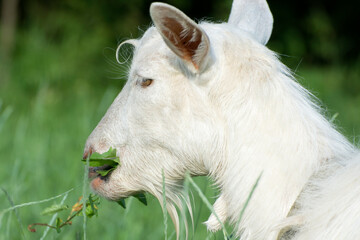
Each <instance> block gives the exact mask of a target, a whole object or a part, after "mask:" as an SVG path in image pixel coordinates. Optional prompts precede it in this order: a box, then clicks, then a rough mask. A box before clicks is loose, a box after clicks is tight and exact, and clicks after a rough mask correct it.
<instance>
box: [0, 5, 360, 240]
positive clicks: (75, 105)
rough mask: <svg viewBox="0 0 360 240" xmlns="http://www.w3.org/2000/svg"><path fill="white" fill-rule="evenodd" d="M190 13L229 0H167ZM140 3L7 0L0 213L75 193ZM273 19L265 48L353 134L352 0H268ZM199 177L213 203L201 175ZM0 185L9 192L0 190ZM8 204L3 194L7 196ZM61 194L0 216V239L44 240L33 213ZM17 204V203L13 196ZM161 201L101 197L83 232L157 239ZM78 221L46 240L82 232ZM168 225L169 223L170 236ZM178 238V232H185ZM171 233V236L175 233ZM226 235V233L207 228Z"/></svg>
mask: <svg viewBox="0 0 360 240" xmlns="http://www.w3.org/2000/svg"><path fill="white" fill-rule="evenodd" d="M167 2H168V3H170V4H172V5H175V6H176V7H178V8H180V9H181V10H183V11H184V12H185V13H186V14H188V15H189V16H190V17H192V18H194V19H197V20H202V19H206V20H209V21H214V22H219V21H226V20H227V18H228V15H229V12H230V8H231V2H232V1H230V0H225V1H224V0H197V1H194V0H193V1H190V0H181V1H180V0H173V1H167ZM150 3H151V1H146V0H133V1H125V0H116V1H115V0H108V1H95V0H87V1H86V0H52V1H45V0H2V2H1V4H2V5H1V19H0V34H1V35H0V187H1V188H2V189H3V190H1V191H0V213H1V210H2V209H6V208H8V207H10V206H11V204H15V205H16V204H20V203H26V202H30V201H37V200H41V199H46V198H49V197H52V196H56V195H58V194H60V193H63V192H65V191H67V190H69V189H71V188H74V190H73V191H72V192H71V193H70V194H69V197H68V198H67V200H66V203H68V204H69V205H72V204H73V203H75V202H76V201H77V198H78V197H79V196H80V195H81V194H82V186H83V185H82V184H83V164H82V163H81V162H80V159H81V156H82V151H83V146H84V143H85V140H86V138H87V136H88V135H89V134H90V132H91V131H92V129H93V128H94V127H95V126H96V124H97V122H98V121H99V120H100V119H101V117H102V115H103V114H104V113H105V111H106V109H107V107H108V106H109V105H110V103H111V102H112V101H113V99H114V98H115V96H116V95H117V93H118V92H119V91H120V90H121V87H122V86H123V84H124V81H125V80H126V79H125V78H124V76H125V70H126V67H124V66H119V65H118V64H117V63H116V61H115V50H114V49H116V47H117V45H118V44H119V43H120V42H121V41H123V40H125V39H128V38H138V37H140V36H141V35H142V33H143V32H144V31H145V30H146V29H147V27H148V26H150V24H151V21H150V18H149V14H148V8H149V5H150ZM269 5H270V8H271V10H272V13H273V16H274V19H275V23H274V31H273V35H272V38H271V39H270V42H269V43H268V46H269V48H270V49H272V50H274V51H275V52H278V53H279V54H280V56H281V58H282V61H283V62H285V63H286V64H287V65H288V66H289V67H290V68H291V69H292V70H293V71H294V72H295V74H296V75H297V78H298V79H299V81H300V82H301V83H302V84H303V85H304V86H305V87H306V88H308V89H309V90H310V91H311V92H312V93H314V94H315V96H317V97H319V98H320V99H321V101H322V103H323V105H324V108H325V109H327V110H328V116H329V117H331V116H332V115H334V114H335V113H338V114H339V115H338V117H337V118H336V120H335V121H336V123H337V125H339V126H340V127H339V130H340V131H341V132H343V133H344V134H345V135H346V136H347V137H348V138H349V139H350V141H352V142H354V143H355V142H357V139H356V136H359V135H360V54H359V42H360V35H359V31H358V30H357V29H358V24H359V23H360V19H359V14H358V10H359V9H360V2H359V1H349V0H348V1H337V2H332V1H327V0H318V1H310V0H304V1H285V0H269ZM196 182H197V183H198V184H199V186H200V188H201V189H202V190H203V191H204V192H205V193H206V194H207V196H208V197H209V200H210V201H211V202H213V201H214V199H215V198H214V197H215V195H216V191H214V190H212V189H211V183H207V181H206V179H205V178H197V179H196ZM4 190H5V191H6V192H7V195H6V194H5V192H4ZM9 198H10V199H11V201H9V200H10V199H9ZM60 200H61V198H59V199H57V200H54V201H50V202H48V203H44V204H36V205H32V206H29V207H24V208H20V209H18V211H17V213H15V212H11V213H7V214H4V215H3V217H2V218H1V217H0V239H39V238H40V237H41V236H42V234H43V231H44V228H41V227H38V228H37V229H38V231H37V232H36V233H30V232H28V231H27V229H26V227H27V225H28V224H30V223H34V222H44V223H46V222H49V220H50V218H51V217H49V216H41V215H40V212H41V211H42V209H44V208H45V207H47V206H50V205H51V204H52V203H58V202H60ZM11 202H12V203H11ZM194 202H195V207H194V208H195V213H194V218H195V226H194V228H195V230H194V231H193V230H191V231H190V239H205V238H206V236H207V234H206V228H205V226H204V225H202V224H201V222H203V221H205V220H206V219H207V217H208V216H209V214H210V212H209V211H208V210H207V209H206V207H205V206H204V205H203V204H202V201H201V200H200V199H199V197H198V196H197V194H195V193H194ZM162 216H163V215H162V213H161V209H160V206H159V203H158V202H157V201H156V200H155V199H154V198H151V197H150V198H149V206H148V207H145V206H142V205H141V204H139V203H138V202H137V201H132V200H131V201H130V205H128V208H127V210H123V209H122V208H120V207H119V206H118V205H116V204H115V203H111V202H107V201H105V200H102V202H101V207H100V211H99V217H97V218H93V219H90V220H89V221H88V222H87V235H88V239H163V238H164V234H163V231H164V224H163V217H162ZM82 231H83V227H82V219H75V221H74V223H73V226H70V227H66V228H64V229H63V231H62V232H61V233H60V234H57V233H56V231H53V230H52V231H50V232H49V234H48V236H47V239H82V237H83V232H82ZM173 232H174V228H173V226H172V224H171V223H170V222H169V226H168V233H169V236H170V235H172V234H173ZM182 238H184V235H183V236H182ZM172 239H175V237H174V235H173V237H172ZM209 239H221V234H216V235H214V236H209Z"/></svg>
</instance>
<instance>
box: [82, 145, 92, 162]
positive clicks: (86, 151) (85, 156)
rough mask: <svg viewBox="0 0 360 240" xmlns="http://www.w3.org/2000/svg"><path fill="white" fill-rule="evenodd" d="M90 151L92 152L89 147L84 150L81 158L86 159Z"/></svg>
mask: <svg viewBox="0 0 360 240" xmlns="http://www.w3.org/2000/svg"><path fill="white" fill-rule="evenodd" d="M92 153H93V148H92V147H89V148H88V149H86V150H85V152H84V155H83V159H87V158H88V157H90V156H91V154H92Z"/></svg>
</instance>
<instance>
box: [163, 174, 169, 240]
mask: <svg viewBox="0 0 360 240" xmlns="http://www.w3.org/2000/svg"><path fill="white" fill-rule="evenodd" d="M165 190H166V189H165V174H164V169H163V170H162V195H163V214H164V235H165V240H167V228H168V226H167V208H166V194H165Z"/></svg>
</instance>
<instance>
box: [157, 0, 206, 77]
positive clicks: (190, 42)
mask: <svg viewBox="0 0 360 240" xmlns="http://www.w3.org/2000/svg"><path fill="white" fill-rule="evenodd" d="M150 15H151V18H152V20H153V22H154V24H155V27H156V28H157V30H158V31H159V32H160V34H161V36H162V37H163V39H164V41H165V43H166V44H167V46H168V47H169V48H170V49H171V50H172V51H173V52H174V53H175V54H176V55H177V56H179V57H180V58H181V59H182V60H183V61H184V62H185V63H186V64H187V65H188V66H189V67H190V68H191V70H193V71H195V72H201V71H202V70H203V69H204V68H205V67H206V65H207V62H208V58H209V52H210V41H209V38H208V36H207V35H206V33H205V32H204V30H202V29H201V28H200V26H199V25H198V24H196V23H195V22H194V21H193V20H191V19H190V18H189V17H188V16H186V15H185V14H184V13H183V12H181V11H180V10H178V9H177V8H175V7H173V6H171V5H168V4H165V3H152V4H151V6H150Z"/></svg>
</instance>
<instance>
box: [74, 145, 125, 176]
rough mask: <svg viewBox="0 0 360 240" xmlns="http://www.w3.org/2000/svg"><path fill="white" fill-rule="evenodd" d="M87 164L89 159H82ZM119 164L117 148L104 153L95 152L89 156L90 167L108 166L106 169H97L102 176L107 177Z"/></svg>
mask: <svg viewBox="0 0 360 240" xmlns="http://www.w3.org/2000/svg"><path fill="white" fill-rule="evenodd" d="M81 161H83V162H84V163H85V164H86V161H87V159H82V160H81ZM118 165H120V159H119V158H118V157H117V156H116V149H113V148H110V149H109V150H108V151H107V152H104V153H102V154H100V153H96V152H95V153H93V154H91V156H90V158H89V166H90V167H103V166H106V168H105V169H98V170H95V171H96V172H97V173H99V174H100V175H101V176H103V177H105V176H106V175H108V174H109V173H110V172H111V171H113V170H114V169H115V168H116V167H117V166H118Z"/></svg>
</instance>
